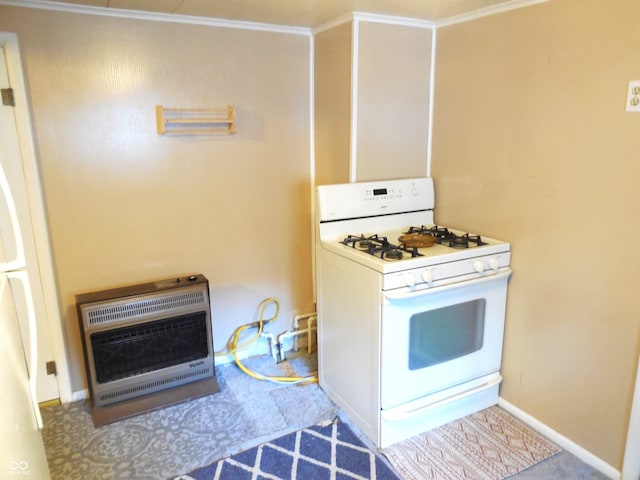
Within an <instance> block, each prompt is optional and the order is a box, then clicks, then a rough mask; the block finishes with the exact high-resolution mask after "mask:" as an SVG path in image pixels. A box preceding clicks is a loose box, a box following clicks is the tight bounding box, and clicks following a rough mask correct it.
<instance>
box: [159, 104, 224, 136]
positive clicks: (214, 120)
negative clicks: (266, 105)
mask: <svg viewBox="0 0 640 480" xmlns="http://www.w3.org/2000/svg"><path fill="white" fill-rule="evenodd" d="M156 121H157V126H158V133H159V134H160V135H213V134H232V133H235V132H236V111H235V108H234V107H232V106H230V105H229V106H227V107H224V108H170V107H165V106H162V105H156Z"/></svg>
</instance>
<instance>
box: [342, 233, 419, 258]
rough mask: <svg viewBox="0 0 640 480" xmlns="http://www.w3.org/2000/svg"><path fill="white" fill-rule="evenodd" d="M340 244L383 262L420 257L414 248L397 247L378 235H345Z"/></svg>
mask: <svg viewBox="0 0 640 480" xmlns="http://www.w3.org/2000/svg"><path fill="white" fill-rule="evenodd" d="M341 243H342V244H344V245H346V246H348V247H351V248H355V249H356V250H361V251H363V252H366V253H368V254H369V255H373V256H375V257H378V258H381V259H384V260H402V259H403V258H414V257H420V256H422V255H421V254H420V253H419V252H418V249H417V248H415V247H406V246H404V245H402V246H398V245H394V244H392V243H389V241H388V240H387V237H381V236H379V235H377V234H376V235H369V236H365V235H347V236H346V237H345V238H344V239H343V240H342V242H341Z"/></svg>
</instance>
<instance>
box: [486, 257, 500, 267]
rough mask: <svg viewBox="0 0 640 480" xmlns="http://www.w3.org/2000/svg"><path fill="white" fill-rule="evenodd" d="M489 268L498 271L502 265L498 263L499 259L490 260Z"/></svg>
mask: <svg viewBox="0 0 640 480" xmlns="http://www.w3.org/2000/svg"><path fill="white" fill-rule="evenodd" d="M489 267H490V268H491V270H498V267H500V264H499V263H498V259H497V258H495V257H492V258H490V259H489Z"/></svg>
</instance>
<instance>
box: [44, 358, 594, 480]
mask: <svg viewBox="0 0 640 480" xmlns="http://www.w3.org/2000/svg"><path fill="white" fill-rule="evenodd" d="M315 362H316V358H315V356H301V357H298V358H292V359H289V360H287V361H286V362H283V363H281V364H278V365H276V364H274V362H273V359H272V358H271V357H269V356H261V357H255V358H251V359H248V360H247V361H246V363H247V365H248V366H249V367H250V368H252V369H254V370H256V371H259V372H263V373H265V374H267V375H283V374H285V375H291V374H298V375H306V374H308V373H309V372H310V371H313V370H315V369H316V363H315ZM216 371H217V374H218V382H219V384H220V392H219V393H216V394H213V395H209V396H207V397H203V398H200V399H197V400H193V401H190V402H185V403H182V404H179V405H174V406H171V407H166V408H163V409H160V410H156V411H153V412H149V413H145V414H142V415H138V416H136V417H132V418H129V419H125V420H121V421H118V422H115V423H113V424H110V425H105V426H103V427H100V428H95V427H94V426H93V422H92V420H91V415H90V413H89V407H88V404H87V403H86V402H84V401H80V402H73V403H69V404H64V405H58V406H54V407H48V408H44V409H42V415H43V420H44V429H43V439H44V443H45V448H46V451H47V458H48V462H49V468H50V471H51V480H76V479H77V480H80V479H81V480H87V479H91V480H112V479H136V480H166V479H168V478H175V477H177V476H179V475H184V474H186V473H187V472H194V471H196V470H198V469H200V468H201V467H204V466H207V465H212V464H214V463H216V462H218V461H219V460H221V459H225V458H228V457H231V456H233V455H235V454H238V453H240V452H245V451H250V450H251V449H254V447H256V446H258V445H261V444H266V443H269V442H272V441H274V440H275V439H278V438H281V437H286V436H287V435H289V434H292V433H294V432H296V434H297V433H298V432H301V431H304V430H306V429H308V428H309V427H311V426H313V425H317V424H319V425H329V424H332V422H333V420H334V419H335V418H336V416H339V418H340V420H341V423H344V424H346V425H347V426H348V427H349V428H350V430H351V431H352V432H353V433H354V435H356V436H357V437H359V439H360V440H361V441H362V443H363V444H364V445H365V447H367V448H368V450H370V451H375V450H376V449H375V447H374V446H373V445H372V444H371V442H370V441H369V440H368V439H367V438H366V437H364V435H362V433H361V432H359V430H358V428H357V427H356V426H355V425H354V424H353V423H352V422H351V420H350V419H349V418H348V417H347V416H345V415H344V413H343V412H340V411H339V410H338V408H337V407H336V405H335V404H334V403H333V402H331V400H329V399H328V397H327V396H326V395H325V394H324V392H323V391H322V390H321V389H320V388H319V387H318V385H317V384H307V385H305V386H291V385H289V386H288V385H277V384H273V383H269V382H262V381H259V380H255V379H253V378H251V377H249V376H247V375H245V374H244V373H242V372H241V371H240V370H239V369H238V368H237V367H236V366H235V365H232V364H229V365H222V366H218V367H217V369H216ZM345 435H348V434H345ZM367 455H369V454H367ZM378 458H380V457H378ZM384 461H385V462H386V463H387V465H389V463H388V462H387V460H386V459H384ZM398 471H399V470H397V471H396V473H397V472H398ZM210 478H214V477H210ZM258 478H260V477H258ZM264 478H269V477H264ZM297 478H298V479H301V478H302V477H297ZM312 478H313V480H316V479H315V478H314V477H304V480H311V479H312ZM335 478H337V479H340V478H341V477H340V476H336V477H335ZM345 478H352V477H345ZM365 478H366V477H365ZM424 478H425V479H426V478H429V477H424ZM509 478H510V480H529V479H531V480H556V479H559V478H562V479H580V480H605V479H606V477H605V476H604V475H602V474H601V473H599V472H597V471H596V470H594V469H592V468H590V467H589V466H588V465H586V464H584V463H583V462H581V461H580V460H578V459H577V458H576V457H574V456H573V455H571V454H569V453H568V452H565V451H561V452H560V453H557V454H556V455H553V456H551V457H550V458H548V459H547V460H544V461H541V462H539V463H538V464H536V465H534V466H532V467H529V468H526V469H525V470H523V471H521V472H520V473H517V474H515V475H513V476H512V477H509ZM207 480H209V479H207ZM233 480H236V479H235V478H234V479H233ZM421 480H422V479H421ZM447 480H450V479H447Z"/></svg>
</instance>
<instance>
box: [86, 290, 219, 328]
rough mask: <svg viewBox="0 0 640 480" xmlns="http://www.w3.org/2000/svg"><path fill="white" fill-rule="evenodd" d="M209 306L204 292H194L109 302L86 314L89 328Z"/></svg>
mask: <svg viewBox="0 0 640 480" xmlns="http://www.w3.org/2000/svg"><path fill="white" fill-rule="evenodd" d="M193 305H208V301H207V297H206V295H205V292H204V290H193V291H188V292H180V293H175V294H171V295H167V294H166V293H165V294H163V295H161V296H150V297H142V298H140V297H137V298H136V299H135V300H130V301H116V302H109V303H107V304H105V305H101V306H97V307H92V308H90V309H87V311H86V312H85V314H86V317H85V321H86V322H87V326H96V325H104V324H108V323H114V322H117V323H119V322H122V321H130V320H136V319H141V318H145V317H148V316H149V315H154V314H159V313H170V312H171V311H173V310H179V309H181V308H185V307H189V306H193Z"/></svg>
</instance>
